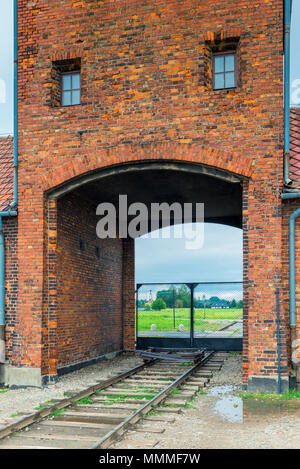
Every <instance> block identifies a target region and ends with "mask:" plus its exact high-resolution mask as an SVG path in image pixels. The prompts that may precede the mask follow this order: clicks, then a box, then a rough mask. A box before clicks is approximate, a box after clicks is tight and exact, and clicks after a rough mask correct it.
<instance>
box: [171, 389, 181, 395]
mask: <svg viewBox="0 0 300 469" xmlns="http://www.w3.org/2000/svg"><path fill="white" fill-rule="evenodd" d="M170 394H173V395H175V394H182V392H181V391H179V389H177V388H175V389H173V390H172V391H171V392H170Z"/></svg>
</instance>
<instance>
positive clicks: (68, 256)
mask: <svg viewBox="0 0 300 469" xmlns="http://www.w3.org/2000/svg"><path fill="white" fill-rule="evenodd" d="M97 221H98V217H96V208H95V206H94V205H93V204H91V203H90V202H89V201H85V200H78V199H77V198H76V196H74V195H70V196H65V197H63V198H62V199H60V200H59V201H58V206H57V274H58V275H57V359H58V363H57V366H58V368H60V367H62V366H65V365H69V364H73V363H76V362H80V361H85V360H90V359H92V358H95V357H98V356H100V355H102V354H105V353H108V352H114V351H119V350H122V349H123V337H122V329H123V328H122V241H121V240H119V239H105V240H100V239H99V238H98V237H97V235H96V223H97Z"/></svg>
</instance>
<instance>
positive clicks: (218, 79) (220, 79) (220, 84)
mask: <svg viewBox="0 0 300 469" xmlns="http://www.w3.org/2000/svg"><path fill="white" fill-rule="evenodd" d="M222 88H224V74H223V73H220V74H216V75H215V90H220V89H222Z"/></svg>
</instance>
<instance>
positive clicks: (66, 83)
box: [62, 75, 71, 90]
mask: <svg viewBox="0 0 300 469" xmlns="http://www.w3.org/2000/svg"><path fill="white" fill-rule="evenodd" d="M62 80H63V82H62V85H63V90H70V89H71V76H70V75H63V77H62Z"/></svg>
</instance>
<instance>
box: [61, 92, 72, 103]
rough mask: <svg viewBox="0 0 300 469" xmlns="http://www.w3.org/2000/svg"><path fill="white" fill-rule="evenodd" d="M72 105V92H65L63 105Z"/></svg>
mask: <svg viewBox="0 0 300 469" xmlns="http://www.w3.org/2000/svg"><path fill="white" fill-rule="evenodd" d="M70 104H71V91H64V92H63V95H62V105H63V106H70Z"/></svg>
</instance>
